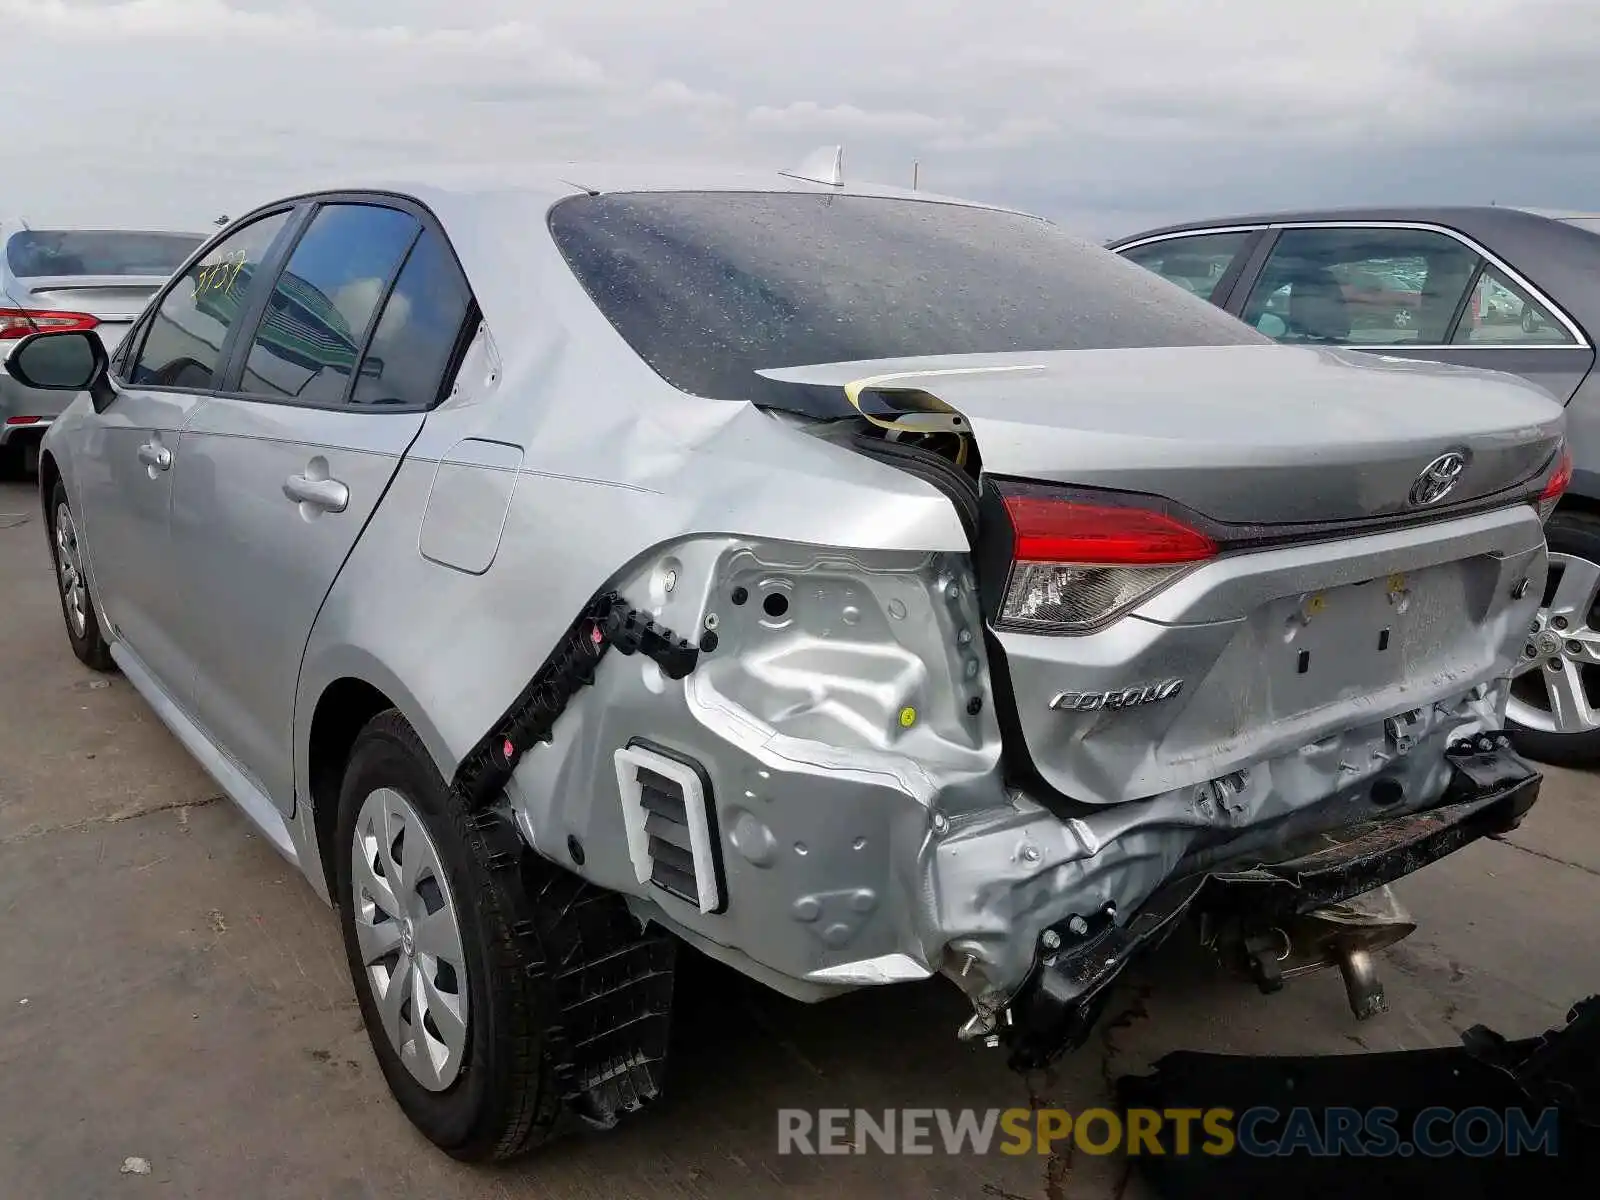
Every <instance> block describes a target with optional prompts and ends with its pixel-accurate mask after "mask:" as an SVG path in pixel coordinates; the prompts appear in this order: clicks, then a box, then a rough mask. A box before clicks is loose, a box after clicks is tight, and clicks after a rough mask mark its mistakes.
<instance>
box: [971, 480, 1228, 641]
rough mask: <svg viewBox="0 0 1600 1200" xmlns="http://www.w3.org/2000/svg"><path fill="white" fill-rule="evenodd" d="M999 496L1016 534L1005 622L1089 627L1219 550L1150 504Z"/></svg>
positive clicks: (1038, 627) (1057, 629)
mask: <svg viewBox="0 0 1600 1200" xmlns="http://www.w3.org/2000/svg"><path fill="white" fill-rule="evenodd" d="M1003 499H1004V501H1005V508H1006V514H1007V516H1009V517H1010V518H1011V526H1012V533H1013V541H1012V560H1013V562H1012V567H1011V576H1010V579H1009V580H1008V581H1007V584H1006V594H1005V599H1004V600H1003V601H1002V603H1001V609H1000V614H999V619H998V624H1000V625H1003V626H1008V627H1011V628H1015V629H1029V630H1034V631H1037V632H1041V633H1042V632H1054V633H1083V632H1087V631H1089V630H1091V629H1094V628H1097V627H1099V626H1100V625H1103V624H1105V623H1106V622H1107V621H1110V620H1111V619H1112V618H1113V617H1116V616H1118V615H1119V614H1121V613H1123V612H1125V611H1127V610H1128V609H1129V608H1131V607H1133V606H1134V605H1135V604H1137V603H1139V601H1141V600H1143V599H1145V598H1146V597H1148V596H1150V595H1151V594H1152V593H1154V592H1155V591H1157V590H1158V589H1160V588H1161V587H1163V586H1165V585H1166V584H1167V583H1170V582H1171V581H1172V580H1173V579H1175V578H1177V577H1178V576H1179V575H1180V574H1182V573H1183V571H1184V570H1185V569H1186V568H1187V567H1189V566H1190V565H1192V564H1194V563H1197V562H1203V561H1205V560H1206V559H1209V558H1213V557H1215V556H1216V554H1217V544H1216V543H1215V542H1214V541H1212V540H1211V538H1209V537H1207V536H1206V535H1205V534H1204V533H1202V532H1200V531H1199V530H1198V529H1195V528H1193V527H1192V526H1189V525H1186V524H1184V523H1183V522H1182V521H1180V520H1178V519H1176V518H1174V517H1170V516H1168V515H1167V514H1166V513H1162V512H1157V511H1154V510H1152V509H1147V508H1127V507H1121V506H1115V505H1103V504H1094V503H1088V502H1083V501H1079V500H1073V499H1067V498H1065V497H1056V496H1045V495H1039V494H1037V493H1029V494H1008V495H1005V496H1004V497H1003Z"/></svg>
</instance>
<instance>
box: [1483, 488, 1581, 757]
mask: <svg viewBox="0 0 1600 1200" xmlns="http://www.w3.org/2000/svg"><path fill="white" fill-rule="evenodd" d="M1545 535H1546V537H1547V539H1548V541H1549V544H1550V576H1549V579H1548V581H1547V582H1546V584H1545V595H1544V606H1543V607H1542V608H1540V610H1539V612H1538V614H1537V616H1536V617H1535V618H1534V620H1533V623H1532V625H1531V626H1530V628H1529V631H1528V639H1527V642H1526V644H1525V645H1524V646H1523V651H1522V657H1521V658H1520V659H1519V660H1518V663H1517V669H1516V677H1515V679H1514V680H1513V681H1512V685H1511V704H1510V705H1509V707H1508V708H1507V710H1506V716H1507V719H1508V720H1509V721H1510V723H1511V726H1512V729H1513V731H1514V733H1515V737H1516V746H1517V749H1518V750H1520V751H1521V752H1522V753H1524V754H1526V755H1527V756H1528V757H1529V758H1532V759H1536V760H1538V761H1539V762H1545V763H1551V764H1554V765H1558V766H1589V765H1592V764H1594V763H1597V762H1600V614H1597V613H1596V609H1597V607H1600V517H1595V516H1591V515H1590V514H1588V513H1583V512H1573V511H1564V512H1557V513H1556V514H1555V515H1554V516H1553V517H1551V518H1550V523H1549V525H1548V526H1547V527H1546V529H1545Z"/></svg>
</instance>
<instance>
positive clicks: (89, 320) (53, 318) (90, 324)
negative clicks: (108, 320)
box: [0, 308, 100, 342]
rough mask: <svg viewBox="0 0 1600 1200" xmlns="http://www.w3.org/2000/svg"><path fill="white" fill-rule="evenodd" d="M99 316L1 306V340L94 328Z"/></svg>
mask: <svg viewBox="0 0 1600 1200" xmlns="http://www.w3.org/2000/svg"><path fill="white" fill-rule="evenodd" d="M98 324H100V318H99V317H92V316H90V315H89V314H88V313H79V312H50V311H43V310H36V309H31V308H0V342H5V341H15V340H16V339H18V338H25V337H27V336H28V335H29V334H30V333H65V332H68V331H70V330H77V329H93V328H94V327H95V326H96V325H98Z"/></svg>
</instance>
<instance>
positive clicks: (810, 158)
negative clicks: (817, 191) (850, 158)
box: [778, 146, 844, 187]
mask: <svg viewBox="0 0 1600 1200" xmlns="http://www.w3.org/2000/svg"><path fill="white" fill-rule="evenodd" d="M778 174H780V175H787V176H788V177H789V178H790V179H805V180H808V181H809V182H811V183H825V184H827V185H828V186H829V187H843V186H844V147H843V146H820V147H818V148H817V149H815V150H813V151H812V152H811V153H810V154H808V155H806V157H805V159H804V161H802V162H801V164H800V165H799V166H798V167H796V168H795V169H794V170H792V171H779V172H778Z"/></svg>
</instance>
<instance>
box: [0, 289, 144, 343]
mask: <svg viewBox="0 0 1600 1200" xmlns="http://www.w3.org/2000/svg"><path fill="white" fill-rule="evenodd" d="M167 279H168V276H165V275H43V276H34V277H27V278H20V279H18V280H17V281H16V285H15V287H16V290H17V291H18V292H20V293H21V294H20V295H17V296H14V297H12V299H13V300H15V301H16V305H17V307H18V308H24V309H34V310H38V311H42V312H78V313H88V314H89V315H90V316H92V317H96V318H98V319H99V321H100V324H99V325H98V326H97V327H96V332H98V333H99V334H100V340H101V341H102V342H104V343H105V347H106V349H107V350H108V351H114V350H115V349H116V348H117V346H118V345H119V344H120V343H121V342H122V339H123V338H124V337H125V336H127V333H128V330H129V328H130V327H131V326H132V325H133V322H134V320H135V319H136V318H137V317H138V315H139V314H140V313H141V312H142V311H144V306H145V304H146V303H148V302H149V300H150V297H151V296H153V295H155V293H156V292H157V291H158V290H159V289H160V288H161V286H162V285H163V284H165V283H166V282H167Z"/></svg>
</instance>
